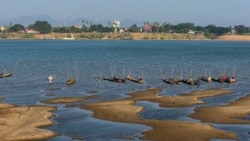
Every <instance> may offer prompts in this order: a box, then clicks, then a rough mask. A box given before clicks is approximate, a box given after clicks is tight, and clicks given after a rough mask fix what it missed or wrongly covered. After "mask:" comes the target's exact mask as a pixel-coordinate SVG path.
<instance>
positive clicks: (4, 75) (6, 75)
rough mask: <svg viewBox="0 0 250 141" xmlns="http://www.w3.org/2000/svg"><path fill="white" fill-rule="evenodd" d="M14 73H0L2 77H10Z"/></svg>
mask: <svg viewBox="0 0 250 141" xmlns="http://www.w3.org/2000/svg"><path fill="white" fill-rule="evenodd" d="M12 75H13V73H6V72H2V73H0V78H5V77H10V76H12Z"/></svg>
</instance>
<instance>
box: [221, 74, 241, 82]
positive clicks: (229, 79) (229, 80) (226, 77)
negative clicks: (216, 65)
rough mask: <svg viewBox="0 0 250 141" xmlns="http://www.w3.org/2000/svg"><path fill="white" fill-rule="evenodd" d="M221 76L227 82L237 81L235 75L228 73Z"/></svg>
mask: <svg viewBox="0 0 250 141" xmlns="http://www.w3.org/2000/svg"><path fill="white" fill-rule="evenodd" d="M221 78H222V79H223V81H224V82H227V83H235V82H236V81H237V80H236V77H235V76H232V77H229V76H227V75H226V74H222V75H221Z"/></svg>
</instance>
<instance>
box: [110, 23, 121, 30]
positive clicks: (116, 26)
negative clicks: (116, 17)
mask: <svg viewBox="0 0 250 141" xmlns="http://www.w3.org/2000/svg"><path fill="white" fill-rule="evenodd" d="M112 27H113V28H115V32H117V29H118V28H120V21H113V22H112Z"/></svg>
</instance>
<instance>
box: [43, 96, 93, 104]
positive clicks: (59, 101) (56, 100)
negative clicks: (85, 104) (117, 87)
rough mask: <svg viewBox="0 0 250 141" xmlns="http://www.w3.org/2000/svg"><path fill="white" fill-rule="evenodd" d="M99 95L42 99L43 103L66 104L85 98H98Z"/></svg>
mask: <svg viewBox="0 0 250 141" xmlns="http://www.w3.org/2000/svg"><path fill="white" fill-rule="evenodd" d="M97 97H98V96H97V95H93V96H86V97H63V98H54V99H49V100H45V101H42V102H43V103H46V104H66V103H75V102H81V101H84V100H88V99H91V98H97Z"/></svg>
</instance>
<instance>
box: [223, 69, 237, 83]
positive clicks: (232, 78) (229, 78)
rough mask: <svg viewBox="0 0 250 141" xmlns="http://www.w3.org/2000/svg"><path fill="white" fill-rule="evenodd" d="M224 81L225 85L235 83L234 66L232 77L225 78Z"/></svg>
mask: <svg viewBox="0 0 250 141" xmlns="http://www.w3.org/2000/svg"><path fill="white" fill-rule="evenodd" d="M224 81H225V82H227V83H235V82H236V81H237V79H236V75H235V65H234V70H233V75H232V76H231V77H229V76H225V79H224Z"/></svg>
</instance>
